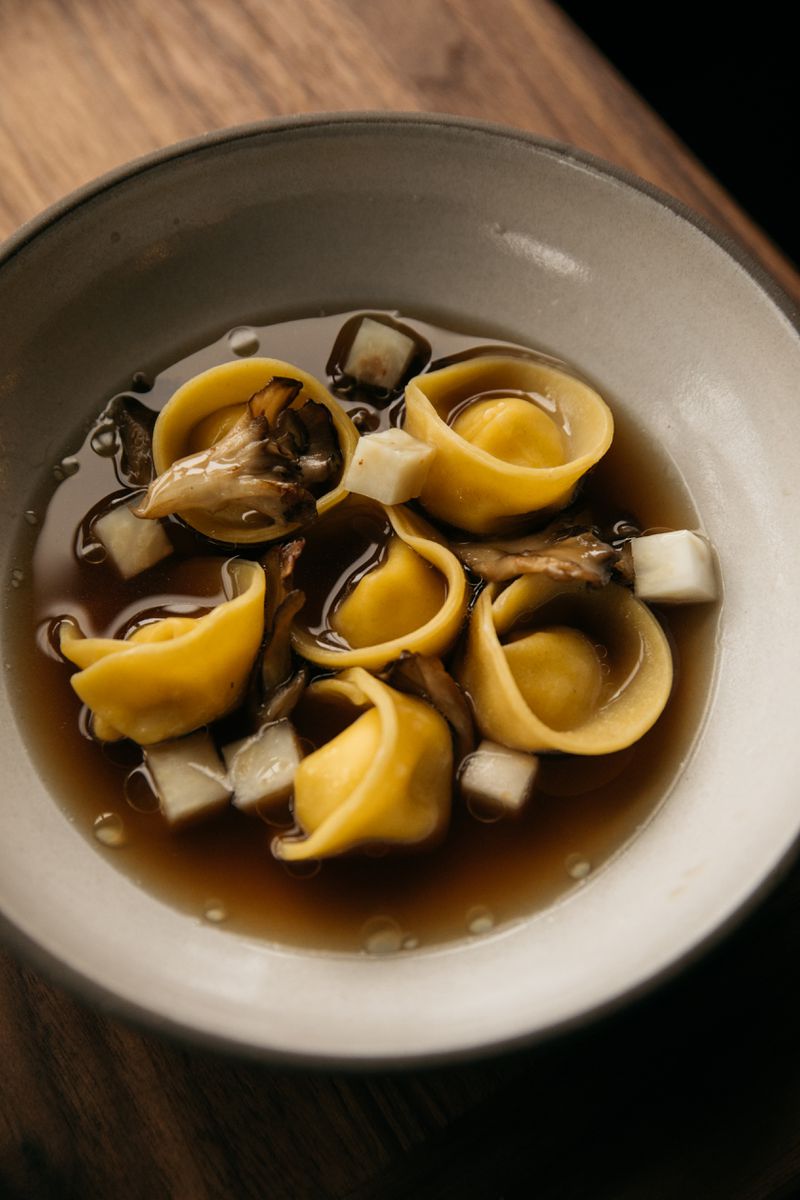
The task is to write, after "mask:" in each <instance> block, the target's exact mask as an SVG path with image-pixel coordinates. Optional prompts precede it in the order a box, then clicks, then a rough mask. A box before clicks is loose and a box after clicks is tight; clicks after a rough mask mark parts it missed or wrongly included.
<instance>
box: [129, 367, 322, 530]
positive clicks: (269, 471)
mask: <svg viewBox="0 0 800 1200" xmlns="http://www.w3.org/2000/svg"><path fill="white" fill-rule="evenodd" d="M301 388H302V384H301V383H299V382H298V381H297V380H294V379H284V378H281V377H278V376H276V377H275V378H273V379H271V380H270V382H269V383H268V384H267V385H266V387H264V388H262V389H261V391H259V392H256V393H255V395H254V396H252V397H251V398H250V400H249V401H248V404H247V409H246V411H245V412H244V413H243V414H242V416H241V417H240V418H239V420H238V421H237V422H236V424H235V425H234V426H233V428H232V429H231V430H230V431H229V432H228V433H227V434H226V435H225V436H224V437H223V438H221V439H220V440H219V441H218V442H215V443H214V445H213V446H210V447H209V448H208V449H207V450H202V451H199V452H198V453H197V454H190V455H187V456H186V457H185V458H180V459H178V460H177V462H174V463H173V464H172V466H171V467H169V469H168V470H166V471H165V472H164V473H163V475H159V477H158V478H157V479H155V480H154V481H153V483H152V484H151V485H150V487H149V489H148V491H147V495H146V496H145V498H144V501H143V502H142V504H140V505H139V507H138V508H137V509H136V510H135V511H136V516H138V517H149V518H157V517H164V516H167V515H169V514H170V513H175V512H180V511H186V510H188V511H197V510H198V509H201V510H204V511H207V512H211V513H223V512H225V510H226V509H228V508H229V507H230V506H231V505H238V506H242V507H244V508H250V509H252V510H253V511H255V512H257V513H260V514H261V515H262V516H264V517H268V518H271V519H272V520H273V521H280V522H284V523H288V522H297V521H303V520H307V519H308V518H310V517H311V516H313V515H314V513H315V511H316V500H315V498H314V496H313V495H312V493H311V492H310V491H309V490H308V485H310V484H317V483H321V482H324V481H326V480H327V479H329V478H330V477H331V476H332V475H333V474H334V472H335V471H337V470H340V469H341V463H342V457H341V452H340V450H339V446H338V442H337V439H336V434H335V431H334V429H333V423H332V421H331V418H330V415H329V414H328V412H327V409H325V407H324V406H323V405H321V404H317V403H315V402H314V401H313V400H309V401H307V402H306V404H304V405H303V407H302V408H300V409H291V410H290V409H289V407H288V406H289V405H290V404H291V403H292V401H293V400H295V399H296V397H297V396H298V394H299V392H300V390H301Z"/></svg>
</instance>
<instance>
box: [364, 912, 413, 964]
mask: <svg viewBox="0 0 800 1200" xmlns="http://www.w3.org/2000/svg"><path fill="white" fill-rule="evenodd" d="M361 948H362V949H363V950H365V951H366V952H367V954H374V955H381V954H396V953H397V951H398V950H400V949H402V948H403V931H402V929H401V928H400V926H399V925H398V924H397V922H396V921H393V920H392V918H391V917H372V918H370V920H369V921H367V922H365V924H364V925H363V926H362V927H361Z"/></svg>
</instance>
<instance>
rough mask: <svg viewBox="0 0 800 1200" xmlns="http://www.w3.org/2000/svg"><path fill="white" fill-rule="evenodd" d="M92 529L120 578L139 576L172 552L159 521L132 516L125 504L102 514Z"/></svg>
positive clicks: (170, 544)
mask: <svg viewBox="0 0 800 1200" xmlns="http://www.w3.org/2000/svg"><path fill="white" fill-rule="evenodd" d="M136 503H137V504H138V501H137V502H136ZM93 530H94V534H95V536H96V537H97V539H98V541H100V542H101V543H102V544H103V546H104V547H105V551H106V554H107V555H108V558H109V559H110V560H111V562H112V563H113V564H114V566H115V567H116V568H117V570H118V571H119V573H120V575H121V576H122V578H123V579H131V578H132V577H133V576H134V575H140V574H141V573H142V571H146V570H147V568H148V567H152V566H154V565H155V564H156V563H157V562H161V559H162V558H166V557H167V555H168V554H172V542H171V541H170V540H169V538H168V537H167V535H166V533H165V532H164V526H163V525H162V524H161V522H160V521H147V520H144V519H143V518H141V517H135V516H134V515H133V513H132V512H131V510H130V508H129V507H128V505H127V504H120V505H118V506H117V508H112V509H111V510H110V512H107V513H105V514H104V515H103V516H102V517H100V519H99V520H97V521H95V523H94V526H93Z"/></svg>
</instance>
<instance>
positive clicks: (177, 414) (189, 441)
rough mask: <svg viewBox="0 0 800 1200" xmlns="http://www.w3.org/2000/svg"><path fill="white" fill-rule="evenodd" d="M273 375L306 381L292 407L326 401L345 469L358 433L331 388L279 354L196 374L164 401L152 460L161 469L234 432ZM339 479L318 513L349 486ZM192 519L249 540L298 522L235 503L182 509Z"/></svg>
mask: <svg viewBox="0 0 800 1200" xmlns="http://www.w3.org/2000/svg"><path fill="white" fill-rule="evenodd" d="M272 379H286V380H288V381H296V382H297V383H298V384H301V385H302V390H301V391H300V393H299V395H298V396H297V398H296V399H295V400H294V401H292V404H291V408H293V409H295V410H298V409H299V408H300V407H301V406H302V405H303V404H304V403H305V402H306V401H308V400H312V401H314V402H316V403H317V404H321V405H323V406H324V408H325V409H326V410H327V412H328V413H329V414H330V418H331V420H332V422H333V429H334V432H335V435H336V439H337V440H338V443H339V451H340V453H341V456H342V463H343V467H344V469H346V467H347V464H348V463H349V461H350V458H351V457H352V454H353V450H354V448H355V445H356V442H357V441H358V434H357V432H356V430H355V427H354V426H353V423H352V422H351V421H350V420H349V418H348V417H347V416H346V415H345V413H344V412H343V410H342V408H341V407H340V405H338V404H337V403H336V402H335V400H334V399H333V397H332V396H331V395H330V393H329V392H328V391H327V389H326V388H324V387H323V386H322V384H321V383H319V382H318V381H317V380H316V379H315V378H314V376H313V375H309V374H308V372H306V371H302V370H301V369H300V368H299V367H296V366H294V365H293V364H292V363H287V362H282V361H281V360H279V359H274V358H248V359H243V360H241V361H237V362H229V363H223V364H222V365H221V366H218V367H212V368H211V369H210V370H208V371H203V372H202V373H201V374H200V375H195V376H194V377H193V378H192V379H190V380H188V382H186V383H184V384H183V386H182V387H180V388H178V390H177V391H176V392H175V394H174V396H172V398H171V399H170V400H169V401H168V403H167V404H166V405H165V406H164V408H163V410H162V411H161V413H160V414H159V417H158V420H157V421H156V426H155V430H154V432H153V462H154V465H155V469H156V472H157V473H158V475H161V474H162V473H163V472H165V471H166V470H167V468H168V467H171V466H172V464H173V463H175V462H176V461H177V460H178V459H181V458H184V457H185V456H186V455H190V454H198V453H199V452H201V451H204V450H208V448H209V447H210V446H213V445H214V444H215V443H217V442H219V441H220V439H222V438H223V437H225V435H226V434H230V433H231V431H232V430H233V428H234V426H235V425H236V423H237V421H238V420H239V418H240V417H241V416H242V414H243V413H244V412H245V408H246V404H247V401H248V399H249V398H250V397H251V396H253V395H254V393H256V392H258V391H259V389H262V388H264V386H265V385H266V384H267V383H268V382H269V381H270V380H272ZM341 475H342V472H341V471H340V472H339V482H337V483H336V484H335V486H333V487H332V488H330V490H328V491H327V492H325V493H324V494H323V495H321V496H319V497H318V499H317V503H316V511H317V513H318V514H319V513H324V512H327V511H328V509H329V508H332V507H333V505H335V504H338V502H339V501H340V500H342V499H343V498H344V497H345V496H346V495H347V492H346V491H345V490H344V488H343V487H342V484H341ZM180 515H181V516H182V517H183V518H184V520H185V521H186V523H187V524H189V525H191V526H192V527H193V528H194V529H196V530H198V532H199V533H202V534H205V536H206V537H210V538H214V539H215V540H217V541H222V542H235V543H238V544H248V543H257V542H264V541H268V540H273V539H275V538H279V537H283V536H285V534H287V533H289V532H291V530H292V529H294V528H296V527H297V524H298V522H293V521H291V520H286V521H284V520H280V521H274V520H271V519H269V518H264V517H263V516H260V514H259V513H258V512H256V511H253V510H252V508H251V509H248V506H247V505H246V504H242V505H238V506H237V505H230V506H229V507H228V508H227V509H224V510H223V511H221V512H208V511H204V510H202V509H196V510H194V509H191V510H188V511H182V512H181V514H180Z"/></svg>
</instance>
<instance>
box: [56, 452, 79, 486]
mask: <svg viewBox="0 0 800 1200" xmlns="http://www.w3.org/2000/svg"><path fill="white" fill-rule="evenodd" d="M80 469H81V464H80V463H79V462H78V460H77V458H75V457H74V455H71V454H70V455H68V456H67V457H66V458H62V460H61V462H60V463H58V464H57V466H55V467H53V475H54V477H55V478H56V479H57V480H59V482H60V481H61V480H62V479H69V477H70V475H76V474H77V473H78V471H79V470H80Z"/></svg>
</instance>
